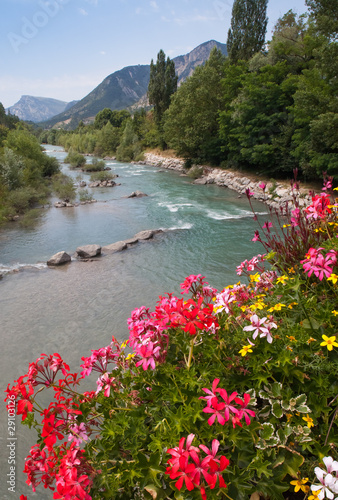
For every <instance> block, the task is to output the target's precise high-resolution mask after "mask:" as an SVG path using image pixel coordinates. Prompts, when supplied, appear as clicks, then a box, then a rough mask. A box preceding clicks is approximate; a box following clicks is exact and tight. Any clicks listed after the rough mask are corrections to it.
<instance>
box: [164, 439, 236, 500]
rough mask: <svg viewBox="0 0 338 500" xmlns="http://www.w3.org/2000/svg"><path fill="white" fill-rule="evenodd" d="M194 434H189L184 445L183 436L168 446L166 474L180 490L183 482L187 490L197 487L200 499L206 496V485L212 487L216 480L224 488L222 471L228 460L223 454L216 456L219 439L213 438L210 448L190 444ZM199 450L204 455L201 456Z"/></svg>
mask: <svg viewBox="0 0 338 500" xmlns="http://www.w3.org/2000/svg"><path fill="white" fill-rule="evenodd" d="M194 437H195V435H194V434H189V436H188V437H187V442H186V445H185V446H184V443H185V438H184V437H183V438H181V439H180V442H179V445H178V446H176V447H175V448H170V449H169V450H168V451H167V453H169V454H170V455H171V458H169V460H168V462H167V463H168V467H167V469H166V472H165V473H166V474H168V475H169V477H170V479H177V481H176V483H175V486H176V488H177V489H178V490H181V488H182V486H183V484H185V486H186V488H187V489H188V490H189V491H192V490H193V489H195V488H196V489H199V490H200V492H201V496H202V499H203V500H205V499H206V498H207V495H206V489H205V488H206V487H207V486H208V487H209V488H210V489H214V488H215V486H216V484H217V482H218V484H219V487H220V488H226V484H225V482H224V479H223V477H222V475H221V474H222V472H223V471H224V470H225V469H226V468H227V467H228V465H229V460H228V459H227V458H226V457H225V456H224V455H222V456H217V451H218V448H219V444H220V443H219V441H217V439H214V440H213V441H212V444H211V450H209V448H207V447H206V446H204V445H203V444H200V445H199V447H196V446H191V444H192V442H193V439H194ZM201 451H203V452H204V454H205V456H204V457H203V458H202V457H201Z"/></svg>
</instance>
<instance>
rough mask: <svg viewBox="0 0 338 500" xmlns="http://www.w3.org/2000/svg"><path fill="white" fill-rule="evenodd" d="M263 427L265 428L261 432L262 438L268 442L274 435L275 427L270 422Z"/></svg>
mask: <svg viewBox="0 0 338 500" xmlns="http://www.w3.org/2000/svg"><path fill="white" fill-rule="evenodd" d="M262 427H263V429H262V430H261V431H260V436H261V438H262V439H264V440H265V441H267V440H268V439H270V438H271V437H272V435H273V432H274V426H273V425H272V424H270V422H265V423H264V424H262Z"/></svg>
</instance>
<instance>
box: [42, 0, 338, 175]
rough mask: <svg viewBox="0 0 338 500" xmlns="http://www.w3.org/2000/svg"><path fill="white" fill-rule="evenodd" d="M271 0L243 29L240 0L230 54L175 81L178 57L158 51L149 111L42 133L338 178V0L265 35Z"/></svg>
mask: <svg viewBox="0 0 338 500" xmlns="http://www.w3.org/2000/svg"><path fill="white" fill-rule="evenodd" d="M246 3H247V4H248V5H247V6H244V7H243V5H244V4H246ZM266 3H267V2H266V0H260V4H261V5H260V6H259V9H258V10H257V12H258V14H257V16H259V15H260V16H261V18H260V22H256V23H252V25H251V28H250V29H251V32H250V36H249V35H248V36H247V37H246V38H244V39H243V38H241V36H242V35H241V34H242V33H243V29H242V28H241V23H242V21H243V20H242V18H241V16H242V17H243V16H245V15H246V16H249V15H250V16H251V14H250V12H251V11H250V5H249V4H250V0H236V2H235V3H234V8H233V19H232V25H231V30H229V42H231V44H230V48H231V54H232V55H231V54H230V57H224V56H223V55H222V54H221V52H219V51H217V50H216V49H214V50H213V51H212V53H211V55H210V57H209V60H208V61H207V63H206V64H205V65H203V66H200V67H198V68H197V69H196V70H195V71H194V73H193V75H192V76H191V77H190V78H188V79H187V80H186V81H185V82H184V83H183V84H182V85H181V86H180V87H179V88H178V89H177V90H176V85H177V81H176V80H175V75H174V74H173V71H172V64H171V61H170V59H169V58H168V59H167V61H166V60H165V54H164V53H163V51H160V52H159V54H158V58H157V63H156V64H153V66H152V68H153V71H152V74H151V79H150V84H149V92H148V96H149V100H150V103H151V104H154V108H153V109H152V110H151V111H147V112H146V110H145V109H139V110H137V111H135V112H133V113H129V112H127V111H111V110H109V109H105V110H103V111H101V112H100V113H99V114H98V115H97V116H96V118H95V122H94V123H93V124H91V125H87V126H84V125H83V123H80V125H79V126H78V128H77V129H76V130H75V131H74V132H66V131H63V130H50V131H45V132H43V134H42V135H41V140H42V141H43V142H49V143H54V144H59V145H62V146H64V147H65V148H66V150H73V151H77V152H80V153H85V152H87V153H94V154H96V155H98V156H106V155H115V156H116V157H117V159H119V160H122V161H131V160H138V159H140V158H141V157H142V156H141V152H142V151H143V150H145V149H147V148H155V147H159V148H163V149H165V148H167V147H169V148H171V149H174V150H175V151H176V153H177V154H178V155H180V156H183V157H184V158H185V159H186V160H187V163H188V164H189V163H190V164H191V163H209V164H211V165H221V166H222V167H225V168H235V169H245V170H253V171H254V172H260V173H263V174H264V175H267V176H273V177H288V176H290V175H292V172H293V169H295V168H298V169H299V172H300V174H301V175H302V176H303V177H304V178H306V179H317V178H318V177H321V176H322V173H323V172H325V171H326V172H327V173H328V174H329V175H332V176H335V177H336V178H337V177H338V114H337V108H338V101H337V86H338V80H337V75H338V42H337V32H338V28H337V25H338V22H337V6H338V5H337V4H338V2H337V0H334V1H332V2H326V0H308V5H309V8H310V14H306V15H305V14H304V15H301V16H297V15H296V14H295V13H294V12H292V11H289V12H287V13H286V14H285V15H284V16H283V17H282V18H281V19H279V21H278V22H277V24H276V26H275V29H274V32H273V36H272V39H271V41H270V42H268V43H267V44H265V45H264V44H263V40H264V36H263V33H264V32H265V29H266V16H265V11H266ZM324 4H325V5H324ZM326 4H327V5H326ZM241 13H242V14H241ZM259 13H260V14H259ZM257 19H258V17H257ZM257 19H256V20H257ZM236 23H237V24H236ZM246 45H247V46H246ZM258 47H262V48H261V50H259V51H258V52H257V48H258ZM252 54H254V55H252ZM239 57H241V58H239ZM166 67H167V68H169V70H170V71H169V70H168V71H166ZM169 75H170V76H169ZM168 78H169V80H168ZM161 79H162V80H163V81H162V86H161ZM170 79H171V80H170ZM167 89H169V91H168V90H167ZM155 90H156V92H155ZM175 90H176V91H175ZM164 104H165V105H164ZM159 111H160V112H159Z"/></svg>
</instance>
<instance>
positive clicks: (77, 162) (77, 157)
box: [64, 151, 86, 168]
mask: <svg viewBox="0 0 338 500" xmlns="http://www.w3.org/2000/svg"><path fill="white" fill-rule="evenodd" d="M64 162H65V163H69V164H70V165H71V166H72V167H73V168H78V167H83V166H84V165H85V163H86V158H85V157H84V156H83V155H81V154H80V153H76V152H73V151H70V152H69V153H68V155H67V156H66V158H65V159H64Z"/></svg>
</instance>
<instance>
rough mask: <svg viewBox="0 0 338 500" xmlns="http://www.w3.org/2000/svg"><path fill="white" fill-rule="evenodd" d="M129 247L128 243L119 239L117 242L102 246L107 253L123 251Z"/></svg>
mask: <svg viewBox="0 0 338 500" xmlns="http://www.w3.org/2000/svg"><path fill="white" fill-rule="evenodd" d="M126 248H127V243H126V242H125V241H117V242H116V243H111V244H110V245H106V246H105V247H103V248H102V250H103V252H105V253H115V252H122V250H125V249H126Z"/></svg>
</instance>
